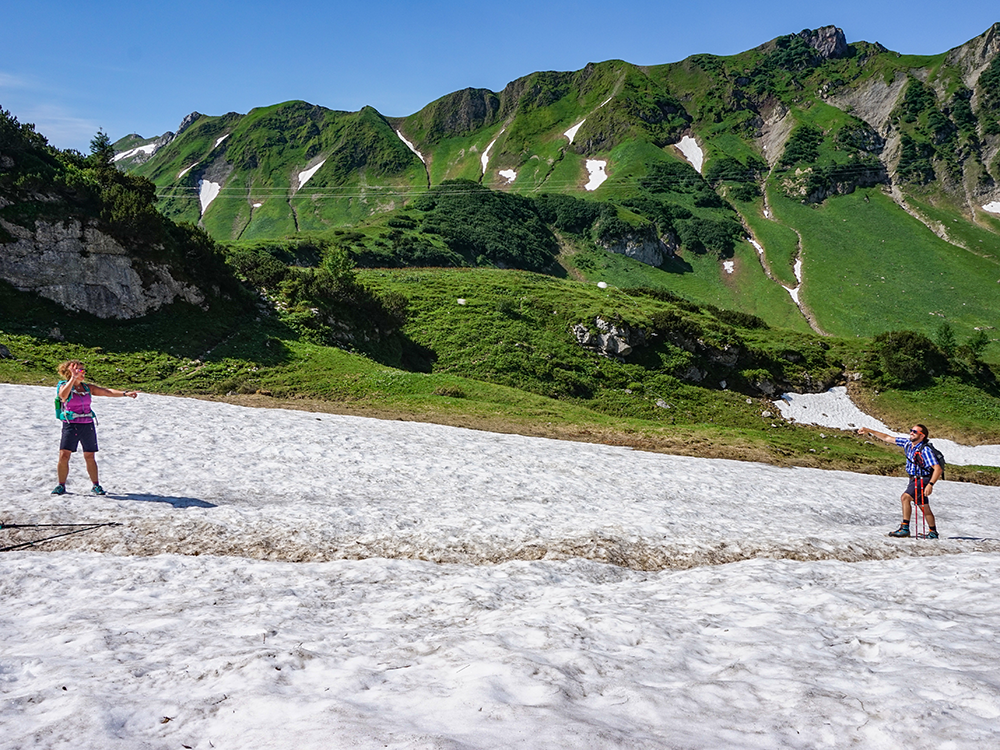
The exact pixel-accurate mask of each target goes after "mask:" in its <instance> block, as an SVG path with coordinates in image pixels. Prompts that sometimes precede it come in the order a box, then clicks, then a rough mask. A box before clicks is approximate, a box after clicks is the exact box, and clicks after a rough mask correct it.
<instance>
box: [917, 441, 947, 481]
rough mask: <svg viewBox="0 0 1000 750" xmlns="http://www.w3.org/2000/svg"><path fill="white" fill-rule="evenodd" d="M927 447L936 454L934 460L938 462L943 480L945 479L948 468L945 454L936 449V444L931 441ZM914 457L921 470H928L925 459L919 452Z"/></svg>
mask: <svg viewBox="0 0 1000 750" xmlns="http://www.w3.org/2000/svg"><path fill="white" fill-rule="evenodd" d="M927 447H928V448H930V449H931V453H933V454H934V460H935V461H937V462H938V466H940V467H941V479H944V470H945V467H946V466H947V462H946V461H945V460H944V454H943V453H942V452H941V451H939V450H938V449H937V448H936V447H934V443H932V442H930V441H929V440H928V441H927ZM913 455H914V458H916V459H917V463H918V464H920V468H921V469H924V468H927V467H926V466H924V457H923V456H921V455H920V451H917V452H916V453H914V454H913Z"/></svg>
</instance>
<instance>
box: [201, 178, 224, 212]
mask: <svg viewBox="0 0 1000 750" xmlns="http://www.w3.org/2000/svg"><path fill="white" fill-rule="evenodd" d="M221 190H222V185H220V184H219V183H218V182H212V181H211V180H198V200H199V201H200V202H201V213H202V216H204V215H205V211H206V209H207V208H208V207H209V205H211V203H212V201H214V200H215V199H216V198H218V197H219V192H220V191H221Z"/></svg>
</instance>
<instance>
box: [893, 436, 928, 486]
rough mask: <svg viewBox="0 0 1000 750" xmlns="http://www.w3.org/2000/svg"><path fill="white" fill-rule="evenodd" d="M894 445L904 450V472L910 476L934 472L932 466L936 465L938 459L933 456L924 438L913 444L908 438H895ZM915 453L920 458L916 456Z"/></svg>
mask: <svg viewBox="0 0 1000 750" xmlns="http://www.w3.org/2000/svg"><path fill="white" fill-rule="evenodd" d="M896 445H898V446H899V447H901V448H903V449H904V450H905V451H906V473H907V474H908V475H909V476H911V477H929V476H930V475H931V474H933V473H934V467H935V466H937V465H938V460H937V459H936V458H935V457H934V451H932V450H931V448H930V446H929V445H927V441H926V440H924V441H922V442H920V443H918V444H917V445H914V444H913V443H912V442H911V441H910V439H909V438H904V437H898V438H896ZM917 454H919V455H920V458H919V459H918V458H917Z"/></svg>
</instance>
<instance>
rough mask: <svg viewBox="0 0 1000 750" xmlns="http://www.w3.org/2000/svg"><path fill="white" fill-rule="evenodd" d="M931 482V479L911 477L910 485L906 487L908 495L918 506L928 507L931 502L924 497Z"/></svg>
mask: <svg viewBox="0 0 1000 750" xmlns="http://www.w3.org/2000/svg"><path fill="white" fill-rule="evenodd" d="M930 481H931V478H930V477H910V483H909V484H907V485H906V494H907V495H909V496H910V497H912V498H913V502H915V503H916V504H917V505H926V504H927V503H929V502H930V500H928V499H927V498H926V497H924V488H925V487H926V486H927V485H928V484H930Z"/></svg>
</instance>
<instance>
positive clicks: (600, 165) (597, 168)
mask: <svg viewBox="0 0 1000 750" xmlns="http://www.w3.org/2000/svg"><path fill="white" fill-rule="evenodd" d="M607 166H608V163H607V162H606V161H602V160H599V159H587V172H588V173H589V174H590V180H588V181H587V184H586V185H584V186H583V187H584V189H585V190H590V191H594V190H597V188H599V187H600V186H601V185H603V184H604V181H605V180H606V179H608V173H607V171H605V170H606V169H607Z"/></svg>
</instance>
